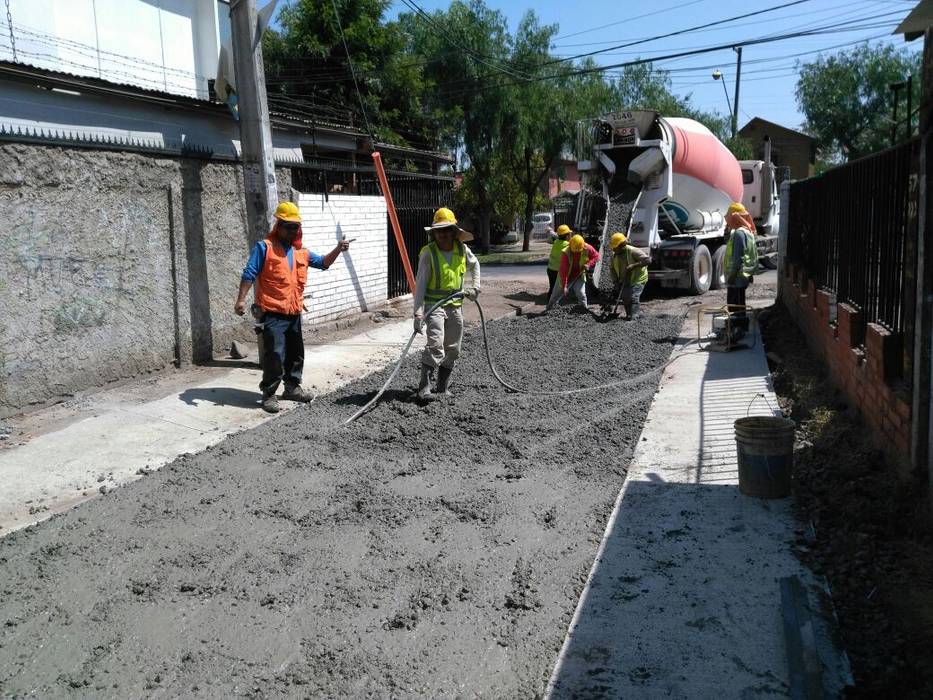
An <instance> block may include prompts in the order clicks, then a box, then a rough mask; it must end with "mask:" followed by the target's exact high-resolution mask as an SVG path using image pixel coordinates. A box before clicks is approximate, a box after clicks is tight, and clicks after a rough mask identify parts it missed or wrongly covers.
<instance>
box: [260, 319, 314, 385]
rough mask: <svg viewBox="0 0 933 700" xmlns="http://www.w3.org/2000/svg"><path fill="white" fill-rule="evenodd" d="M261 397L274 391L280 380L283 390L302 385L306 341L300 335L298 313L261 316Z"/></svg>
mask: <svg viewBox="0 0 933 700" xmlns="http://www.w3.org/2000/svg"><path fill="white" fill-rule="evenodd" d="M262 343H263V353H262V381H261V382H260V383H259V389H260V391H262V395H263V396H269V395H270V394H274V393H275V392H276V390H277V389H278V388H279V384H280V383H281V382H283V381H284V382H285V388H286V390H288V389H292V388H294V387H296V386H298V385H299V384H301V370H302V368H303V367H304V364H305V343H304V338H302V336H301V315H300V314H296V315H294V316H290V315H287V314H276V313H268V312H267V313H266V314H265V315H264V316H263V318H262Z"/></svg>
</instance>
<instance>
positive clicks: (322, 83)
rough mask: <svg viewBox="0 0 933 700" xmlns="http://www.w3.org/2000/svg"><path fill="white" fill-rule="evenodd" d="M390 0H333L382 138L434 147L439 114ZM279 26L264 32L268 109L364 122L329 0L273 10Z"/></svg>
mask: <svg viewBox="0 0 933 700" xmlns="http://www.w3.org/2000/svg"><path fill="white" fill-rule="evenodd" d="M389 5H390V2H389V0H337V8H338V10H339V12H340V21H341V23H342V25H343V31H344V34H345V36H346V40H347V47H348V48H349V51H350V55H351V57H352V59H353V66H354V68H355V70H356V77H357V80H358V82H359V86H360V92H361V94H362V97H363V103H364V105H365V109H366V112H367V116H368V118H369V122H370V123H371V125H372V128H373V130H374V132H375V134H376V136H377V138H379V139H380V140H383V141H387V142H390V143H398V144H407V145H414V146H422V147H424V146H428V147H433V146H435V145H436V144H437V143H438V141H440V140H442V139H443V135H444V134H445V129H444V117H445V116H446V115H439V114H434V113H431V112H430V111H424V110H423V109H422V104H421V99H420V96H421V94H422V92H423V91H424V89H425V86H424V84H423V82H422V76H421V67H420V65H419V64H418V63H417V62H416V61H412V58H411V56H410V55H408V52H407V51H406V43H407V42H406V37H405V35H404V33H403V28H402V27H401V25H400V24H399V23H397V22H386V21H385V20H384V15H385V11H386V10H387V8H388V7H389ZM278 20H279V24H280V25H281V27H282V30H281V32H275V31H272V30H270V31H268V32H267V33H266V35H265V36H264V38H263V42H262V47H263V61H264V64H265V74H266V85H267V89H268V93H269V102H270V109H272V110H275V109H277V108H278V109H279V110H282V111H288V112H290V113H295V114H299V115H303V116H305V117H307V118H309V119H313V120H314V121H321V122H330V123H337V124H347V123H350V124H352V125H354V126H356V127H358V128H363V129H365V128H366V127H365V123H364V120H363V117H362V113H361V109H360V107H359V97H358V96H357V93H356V89H355V88H354V85H353V79H352V75H351V72H350V66H349V64H348V62H347V58H346V51H345V50H344V47H343V44H342V42H341V40H340V33H339V29H338V24H337V18H336V16H335V15H334V8H333V4H332V2H331V0H297V1H296V2H293V3H291V4H289V5H286V6H285V7H283V8H282V10H281V11H280V13H279V15H278Z"/></svg>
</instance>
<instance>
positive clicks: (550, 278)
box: [547, 268, 557, 299]
mask: <svg viewBox="0 0 933 700" xmlns="http://www.w3.org/2000/svg"><path fill="white" fill-rule="evenodd" d="M556 281H557V270H552V269H550V268H548V271H547V295H548V299H550V298H551V292H553V291H554V283H555V282H556Z"/></svg>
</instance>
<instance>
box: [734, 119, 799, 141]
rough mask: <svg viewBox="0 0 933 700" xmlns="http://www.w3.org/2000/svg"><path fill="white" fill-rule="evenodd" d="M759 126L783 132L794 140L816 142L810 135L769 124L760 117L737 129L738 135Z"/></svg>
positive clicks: (772, 123)
mask: <svg viewBox="0 0 933 700" xmlns="http://www.w3.org/2000/svg"><path fill="white" fill-rule="evenodd" d="M759 126H761V127H764V128H765V129H769V130H772V131H776V132H783V133H784V134H787V135H791V136H794V137H796V138H801V139H806V140H808V141H816V139H815V138H813V137H812V136H810V134H805V133H803V132H802V131H797V130H796V129H789V128H788V127H786V126H781V125H780V124H775V123H774V122H769V121H768V120H767V119H762V118H761V117H754V118H753V119H752V120H751V121H749V122H748V124H746V125H745V126H743V127H742V128H741V129H739V134H742V133H743V132H744V131H746V130H749V129H753V128H755V127H759Z"/></svg>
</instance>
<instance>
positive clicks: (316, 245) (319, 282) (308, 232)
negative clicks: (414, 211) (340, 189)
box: [298, 194, 388, 323]
mask: <svg viewBox="0 0 933 700" xmlns="http://www.w3.org/2000/svg"><path fill="white" fill-rule="evenodd" d="M298 208H299V209H300V211H301V220H302V226H301V229H302V234H303V243H304V246H305V248H308V249H310V250H311V251H313V252H315V253H320V254H321V255H326V254H327V253H328V252H329V251H330V250H332V249H333V247H334V246H335V245H336V244H337V241H338V240H339V239H340V238H341V237H343V236H346V237H347V240H350V239H353V238H355V239H356V240H355V241H353V243H351V244H350V250H349V251H348V252H346V253H342V254H341V255H340V256H339V257H338V258H337V260H336V261H335V262H334V264H333V265H331V267H330V269H329V270H326V271H322V270H314V269H312V270H310V271H309V272H308V284H307V286H306V287H305V306H306V307H307V308H308V312H307V313H306V314H305V315H304V319H305V321H306V322H309V323H320V322H322V321H330V320H333V319H336V318H340V317H342V316H346V315H348V314H351V313H354V312H359V311H368V310H369V309H372V308H375V307H378V306H380V305H381V304H382V303H384V302H385V301H386V286H387V284H388V270H387V266H386V257H387V256H388V248H387V243H386V204H385V200H384V199H383V198H382V197H359V196H355V195H343V194H332V195H330V196H329V197H328V198H327V201H325V200H324V195H322V194H302V195H300V197H299V200H298Z"/></svg>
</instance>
